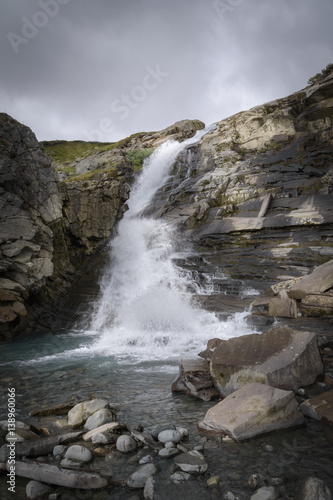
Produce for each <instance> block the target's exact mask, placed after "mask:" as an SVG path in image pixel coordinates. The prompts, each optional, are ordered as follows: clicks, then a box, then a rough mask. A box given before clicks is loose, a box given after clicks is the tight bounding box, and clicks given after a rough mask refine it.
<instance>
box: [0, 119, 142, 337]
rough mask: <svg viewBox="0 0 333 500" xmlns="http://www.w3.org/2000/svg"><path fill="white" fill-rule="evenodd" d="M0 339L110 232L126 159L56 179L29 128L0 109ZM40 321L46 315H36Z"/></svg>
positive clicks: (124, 190) (60, 291)
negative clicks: (94, 172) (82, 175)
mask: <svg viewBox="0 0 333 500" xmlns="http://www.w3.org/2000/svg"><path fill="white" fill-rule="evenodd" d="M0 135H1V142H0V155H1V157H0V161H1V169H0V196H1V198H0V200H1V201H0V203H1V212H0V259H1V265H0V326H1V335H0V338H2V339H4V338H9V337H10V336H12V335H13V334H14V333H16V332H19V331H21V330H23V329H27V328H28V327H31V326H33V325H34V324H35V322H36V321H37V320H38V319H40V318H41V317H42V316H43V314H44V313H45V311H47V310H48V309H50V307H51V306H52V307H53V306H54V304H55V303H56V302H57V300H58V299H59V298H60V297H61V296H62V297H63V296H64V295H65V294H66V293H67V291H68V289H69V287H70V286H71V284H72V282H73V281H74V279H75V276H78V274H79V273H78V272H77V269H78V268H79V267H81V266H82V265H83V264H84V262H85V260H86V257H87V256H88V255H90V254H92V253H93V252H94V251H96V250H97V249H98V248H99V247H100V246H101V245H102V244H103V243H104V242H105V240H106V239H107V238H108V237H109V236H110V234H111V230H112V228H113V226H114V224H115V222H116V220H117V218H119V217H121V215H122V213H123V210H124V209H123V205H124V203H125V201H126V200H127V198H128V196H129V185H128V183H127V179H128V178H130V177H131V175H132V172H133V167H132V164H131V163H129V162H127V163H125V164H124V163H122V164H121V163H120V164H117V165H116V166H115V167H114V168H113V169H112V171H111V172H110V171H109V172H107V173H102V174H101V175H100V176H96V177H94V178H91V179H88V180H86V181H85V180H76V181H74V182H72V183H66V182H63V183H62V184H60V182H59V179H58V174H57V172H56V170H55V168H54V164H53V163H52V160H51V158H50V157H49V156H48V155H46V154H45V152H44V150H43V147H42V145H41V144H40V143H38V141H37V139H36V137H35V135H34V134H33V133H32V131H31V130H30V129H29V128H28V127H25V126H24V125H22V124H20V123H18V122H16V121H15V120H14V119H12V118H11V117H9V116H8V115H5V114H1V115H0ZM43 322H44V323H46V325H47V323H48V319H46V320H45V319H44V320H43Z"/></svg>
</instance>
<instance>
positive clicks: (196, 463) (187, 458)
mask: <svg viewBox="0 0 333 500" xmlns="http://www.w3.org/2000/svg"><path fill="white" fill-rule="evenodd" d="M174 462H175V464H176V465H178V467H179V468H180V469H181V470H182V471H183V472H188V473H190V474H203V473H204V472H206V470H207V468H208V464H207V463H206V462H205V459H204V457H203V455H202V454H201V453H200V451H197V450H192V451H188V452H187V453H182V454H181V455H179V456H178V457H175V458H174Z"/></svg>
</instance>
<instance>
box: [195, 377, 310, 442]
mask: <svg viewBox="0 0 333 500" xmlns="http://www.w3.org/2000/svg"><path fill="white" fill-rule="evenodd" d="M303 423H304V417H303V415H302V414H301V412H300V411H299V408H298V404H297V401H296V399H295V396H294V394H293V392H292V391H284V390H281V389H275V388H274V387H270V386H268V385H263V384H258V383H256V382H252V383H251V384H248V385H246V386H244V387H242V388H241V389H239V390H238V391H236V392H234V393H233V394H231V395H229V396H227V397H226V398H225V399H224V400H223V401H221V402H220V403H218V404H217V405H215V406H213V407H212V408H210V409H209V410H208V411H207V413H206V415H205V417H204V419H203V420H202V421H201V422H200V423H199V428H201V429H204V430H207V431H212V432H215V433H219V432H220V433H221V432H222V433H225V434H228V435H229V436H231V437H232V438H233V439H234V440H235V441H242V440H243V439H248V438H252V437H254V436H258V435H260V434H265V433H266V432H271V431H275V430H278V429H285V428H287V427H293V426H296V425H301V424H303Z"/></svg>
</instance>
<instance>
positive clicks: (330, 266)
mask: <svg viewBox="0 0 333 500" xmlns="http://www.w3.org/2000/svg"><path fill="white" fill-rule="evenodd" d="M332 287H333V260H329V261H328V262H326V263H325V264H322V265H321V266H319V267H317V268H316V269H315V270H314V271H313V272H312V273H311V274H309V275H307V276H304V277H303V278H302V279H301V280H299V281H298V282H297V283H296V284H295V285H294V286H292V287H291V289H290V290H289V292H288V293H289V297H291V298H293V299H303V298H304V297H305V296H306V295H312V294H313V293H314V292H326V290H328V289H329V288H332Z"/></svg>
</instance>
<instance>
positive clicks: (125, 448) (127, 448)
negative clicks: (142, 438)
mask: <svg viewBox="0 0 333 500" xmlns="http://www.w3.org/2000/svg"><path fill="white" fill-rule="evenodd" d="M116 448H117V450H118V451H121V453H130V452H131V451H134V450H136V448H137V443H136V441H135V439H133V438H132V436H128V435H127V434H123V435H122V436H119V438H118V439H117V442H116Z"/></svg>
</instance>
